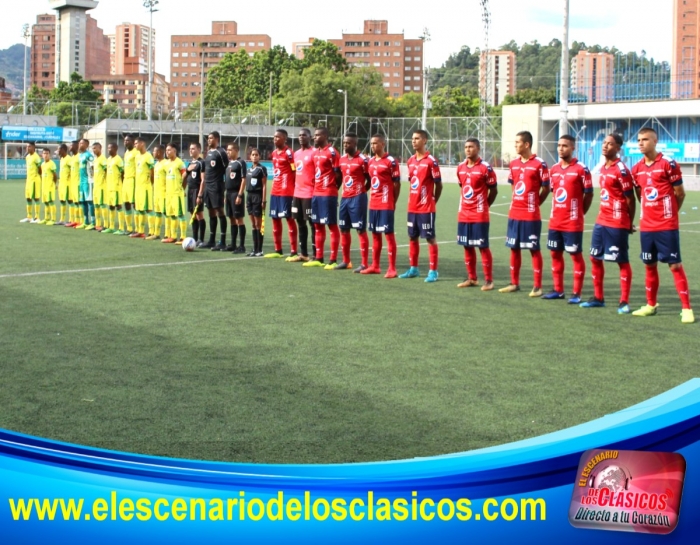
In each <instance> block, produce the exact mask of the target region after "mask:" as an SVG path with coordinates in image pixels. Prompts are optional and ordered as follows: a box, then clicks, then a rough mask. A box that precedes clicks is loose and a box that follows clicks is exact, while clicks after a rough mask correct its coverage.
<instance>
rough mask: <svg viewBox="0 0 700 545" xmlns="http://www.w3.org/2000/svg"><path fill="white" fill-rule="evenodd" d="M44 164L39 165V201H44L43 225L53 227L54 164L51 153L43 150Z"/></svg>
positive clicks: (54, 196) (54, 209) (54, 214)
mask: <svg viewBox="0 0 700 545" xmlns="http://www.w3.org/2000/svg"><path fill="white" fill-rule="evenodd" d="M41 156H42V158H43V159H44V162H43V163H41V200H43V201H44V219H43V220H42V221H41V223H43V224H44V225H54V223H55V221H56V205H55V200H56V163H54V162H53V161H52V160H51V152H50V151H49V150H48V149H45V150H43V151H42V152H41Z"/></svg>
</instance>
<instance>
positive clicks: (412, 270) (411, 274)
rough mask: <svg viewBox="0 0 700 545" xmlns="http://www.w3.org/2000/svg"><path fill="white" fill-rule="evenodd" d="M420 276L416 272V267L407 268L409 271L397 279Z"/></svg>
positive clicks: (418, 272)
mask: <svg viewBox="0 0 700 545" xmlns="http://www.w3.org/2000/svg"><path fill="white" fill-rule="evenodd" d="M419 276H420V271H419V270H418V267H409V269H408V270H407V271H406V272H405V273H403V274H400V275H399V278H418V277H419Z"/></svg>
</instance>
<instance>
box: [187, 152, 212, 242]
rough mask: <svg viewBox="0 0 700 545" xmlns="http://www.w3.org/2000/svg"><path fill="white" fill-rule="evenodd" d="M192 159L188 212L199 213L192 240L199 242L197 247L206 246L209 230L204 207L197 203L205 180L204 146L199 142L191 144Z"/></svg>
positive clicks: (188, 188) (188, 168) (188, 170)
mask: <svg viewBox="0 0 700 545" xmlns="http://www.w3.org/2000/svg"><path fill="white" fill-rule="evenodd" d="M190 157H191V158H192V161H190V164H189V165H187V211H188V212H189V213H190V214H192V213H193V212H194V211H195V210H196V211H197V213H196V215H195V219H194V221H192V238H194V239H195V240H196V241H197V247H198V248H199V247H202V246H203V245H204V234H205V232H206V230H207V220H205V219H204V207H203V206H202V203H201V202H200V203H197V195H199V187H200V186H201V185H202V181H203V180H204V157H202V145H201V144H200V143H199V142H192V143H191V144H190Z"/></svg>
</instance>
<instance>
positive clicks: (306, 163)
mask: <svg viewBox="0 0 700 545" xmlns="http://www.w3.org/2000/svg"><path fill="white" fill-rule="evenodd" d="M299 146H301V147H300V148H299V149H298V150H297V151H295V152H294V164H295V167H296V182H295V184H294V200H293V201H292V214H293V215H294V219H295V220H297V230H298V232H299V246H300V252H299V255H296V256H291V257H288V258H287V259H286V261H289V262H290V263H299V262H304V263H306V262H307V261H309V246H308V244H309V227H310V228H311V254H312V255H313V256H314V257H315V256H316V242H315V240H314V224H313V222H312V221H311V198H312V197H313V196H314V153H316V150H315V149H314V148H313V147H311V131H310V130H309V129H300V130H299Z"/></svg>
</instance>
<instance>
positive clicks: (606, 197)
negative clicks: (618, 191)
mask: <svg viewBox="0 0 700 545" xmlns="http://www.w3.org/2000/svg"><path fill="white" fill-rule="evenodd" d="M600 200H601V201H604V202H607V201H609V200H610V193H608V190H607V189H601V190H600Z"/></svg>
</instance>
